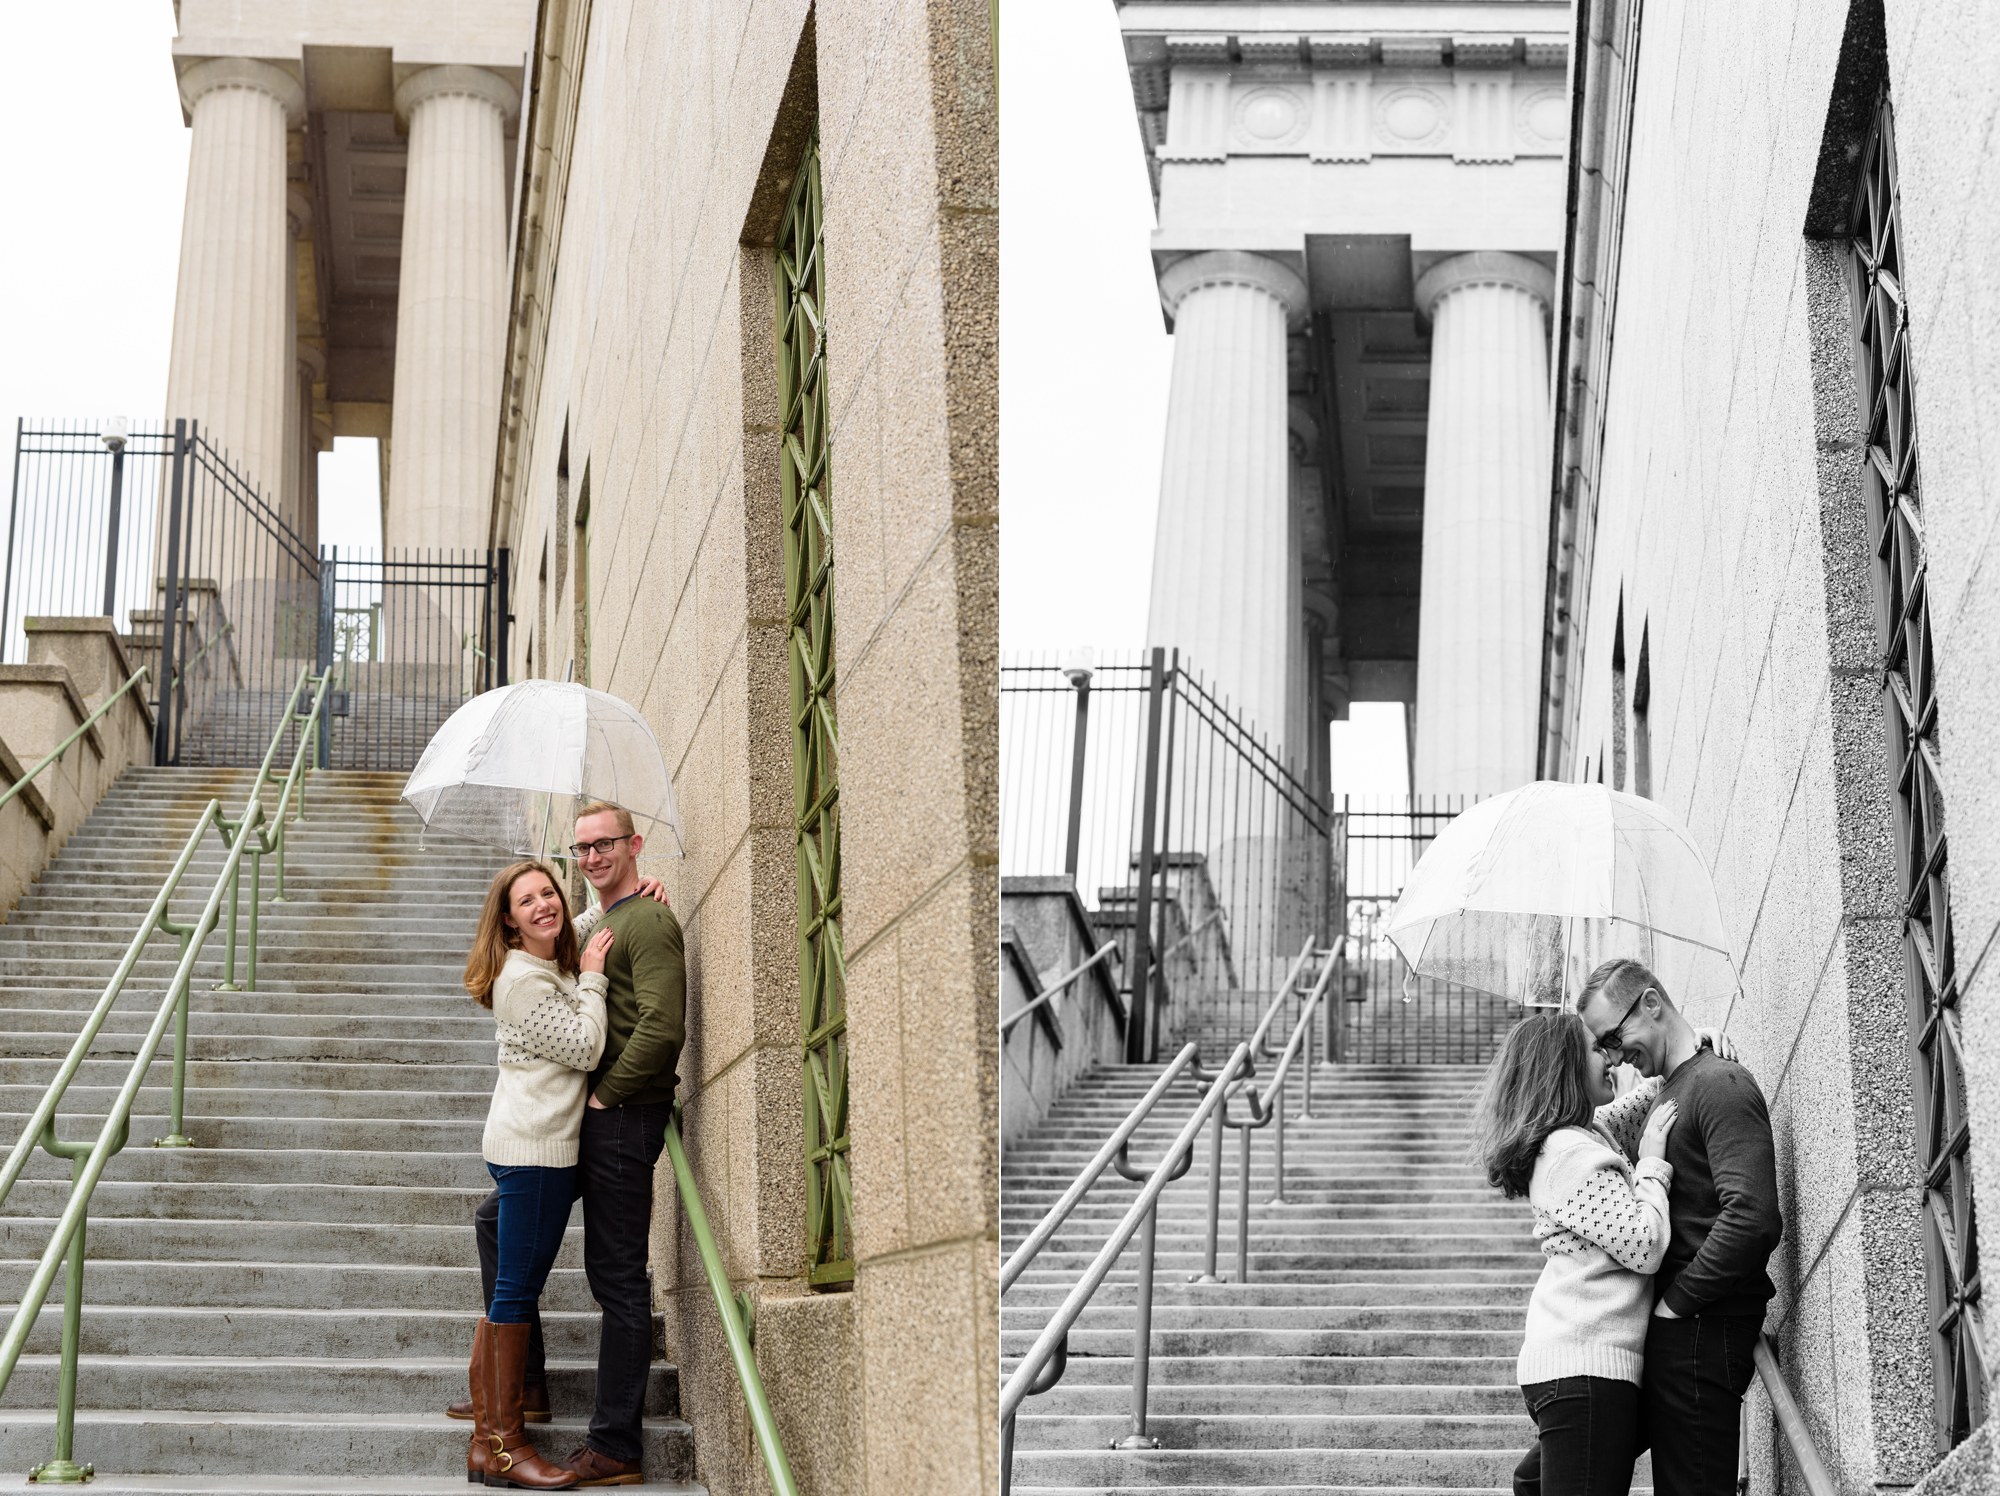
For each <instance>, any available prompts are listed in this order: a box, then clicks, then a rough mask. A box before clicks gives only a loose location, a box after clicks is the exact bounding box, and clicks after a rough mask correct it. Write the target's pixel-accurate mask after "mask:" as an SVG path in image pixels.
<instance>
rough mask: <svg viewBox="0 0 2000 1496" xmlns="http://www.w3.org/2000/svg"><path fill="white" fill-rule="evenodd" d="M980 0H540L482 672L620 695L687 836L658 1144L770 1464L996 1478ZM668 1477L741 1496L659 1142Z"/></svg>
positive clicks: (911, 1484)
mask: <svg viewBox="0 0 2000 1496" xmlns="http://www.w3.org/2000/svg"><path fill="white" fill-rule="evenodd" d="M989 22H990V17H989V11H988V8H987V7H986V6H985V5H984V4H977V3H969V0H886V3H868V4H847V3H842V4H837V5H831V6H828V7H826V8H823V9H818V10H815V9H814V8H812V7H810V6H808V5H807V4H806V3H803V0H787V3H781V4H779V5H777V6H775V7H751V6H749V5H746V4H740V3H739V4H725V5H723V6H721V7H714V6H707V7H704V6H697V5H693V4H690V3H687V0H668V3H664V4H660V5H654V6H641V5H636V4H633V3H630V0H595V3H589V4H586V3H582V0H547V3H546V4H544V5H543V7H542V9H541V13H540V17H539V21H538V28H537V40H536V53H535V56H534V57H533V59H532V62H531V69H530V72H531V85H530V89H529V90H527V91H526V92H527V93H528V95H529V98H530V102H529V104H528V105H527V114H526V116H525V117H524V120H523V125H522V129H523V136H524V149H523V159H524V164H525V167H526V173H527V174H526V177H525V179H524V184H523V187H522V190H521V193H520V194H519V199H518V200H519V202H520V214H519V219H518V222H517V224H516V227H515V230H514V232H515V236H516V254H515V284H514V293H513V301H512V310H511V316H512V325H511V328H510V333H509V352H508V378H509V390H510V393H509V397H508V409H507V410H505V411H504V412H503V417H502V429H501V433H500V458H499V479H498V484H497V491H496V501H495V517H494V543H495V544H500V545H510V546H512V547H513V554H514V557H515V563H516V571H515V574H514V577H513V583H512V585H513V592H512V597H513V599H514V602H513V609H514V613H515V617H516V620H517V621H516V626H515V632H514V636H513V637H514V640H515V641H516V643H515V649H514V658H513V661H512V668H513V671H514V674H515V676H516V678H519V677H520V676H522V675H524V674H534V675H540V676H551V677H555V678H561V677H562V675H563V673H564V669H565V667H566V664H567V663H568V662H569V661H570V660H572V659H574V660H575V661H576V669H577V673H578V676H579V678H582V679H585V680H587V681H588V682H589V684H591V685H592V686H595V687H598V688H600V689H603V690H607V691H611V692H613V693H615V694H617V695H619V696H622V697H624V698H625V699H627V700H629V701H631V702H634V703H636V704H637V705H638V706H639V707H640V708H641V709H642V710H643V712H644V713H645V715H646V717H647V719H648V721H649V722H650V723H651V724H652V726H653V728H654V731H655V733H656V735H657V737H658V738H659V741H660V745H661V747H662V749H663V751H664V752H665V754H666V758H667V761H668V763H669V765H670V766H671V768H672V771H673V774H674V779H675V785H676V791H677V794H678V796H679V799H680V807H681V812H682V816H683V819H684V822H685V827H686V837H687V855H686V858H685V860H678V859H673V858H667V857H661V856H657V855H654V854H655V853H657V852H659V851H663V850H664V848H660V847H658V846H657V845H656V846H655V847H649V848H648V855H647V856H646V857H645V859H644V861H643V866H644V869H645V870H646V871H648V872H652V873H657V874H659V875H660V876H662V877H663V878H665V879H666V881H667V883H668V886H669V889H670V891H671V894H672V898H673V902H674V907H675V908H676V910H677V911H678V912H679V915H680V918H681V920H682V923H683V925H684V927H685V929H686V932H687V939H688V946H687V950H688V963H689V980H690V989H689V1003H690V1020H689V1023H690V1027H689V1037H688V1045H687V1050H686V1052H685V1054H684V1055H683V1057H682V1059H681V1066H680V1074H681V1078H682V1083H683V1087H684V1095H685V1096H686V1098H687V1104H686V1120H687V1130H688V1140H689V1146H690V1151H691V1154H692V1156H693V1162H694V1167H695V1171H696V1174H697V1176H698V1179H699V1183H700V1187H701V1190H702V1192H703V1196H704V1199H705V1201H706V1204H707V1209H708V1212H709V1216H710V1218H711V1220H712V1221H713V1222H714V1224H715V1227H716V1230H717V1234H718V1236H719V1237H720V1239H721V1243H722V1251H723V1254H724V1257H725V1259H726V1262H727V1266H728V1271H729V1274H730V1277H731V1279H732V1281H733V1282H734V1283H735V1284H736V1285H738V1286H744V1287H748V1288H750V1289H751V1290H752V1292H753V1293H754V1295H755V1297H756V1300H757V1314H756V1330H757V1340H756V1348H757V1356H758V1362H759V1365H760V1367H761V1368H762V1371H763V1375H764V1376H765V1378H766V1380H767V1383H768V1385H769V1387H770V1390H771V1394H772V1398H773V1401H774V1403H775V1404H776V1407H777V1413H778V1419H779V1423H780V1426H781V1430H782V1432H783V1434H784V1437H785V1440H786V1443H787V1445H788V1447H789V1449H790V1453H791V1459H792V1461H793V1464H794V1467H795V1469H796V1470H797V1471H798V1474H799V1478H800V1483H801V1487H802V1489H805V1490H810V1491H815V1492H829V1493H830V1492H857V1493H858V1492H869V1493H884V1496H887V1493H904V1492H907V1493H911V1496H916V1493H923V1496H945V1493H958V1492H966V1493H971V1492H982V1491H990V1490H992V1489H994V1487H995V1483H996V1474H995V1471H996V1466H997V1440H996V1434H995V1413H994V1408H995V1401H996V1394H997V1388H996V1383H995V1379H994V1370H993V1368H994V1366H995V1365H996V1364H997V1353H998V1347H997V1339H996V1328H995V1326H996V1319H997V1314H996V1307H995V1306H996V1301H997V1294H996V1292H995V1275H996V1270H997V1250H998V1219H997V1165H996V1148H995V1137H994V1116H995V1112H996V1110H997V1090H998V1058H997V1035H996V1029H997V1014H998V995H997V992H998V974H997V965H996V959H995V952H996V946H997V936H998V924H997V917H996V916H997V902H998V890H997V877H996V866H997V857H996V847H997V834H998V815H997V805H996V801H995V790H994V784H995V781H996V772H995V762H994V759H995V753H996V747H995V729H996V720H997V695H996V692H997V669H996V665H997V659H996V655H995V640H996V634H997V601H998V599H997V587H998V579H997V570H996V567H997V562H996V545H995V541H996V533H995V524H996V520H997V480H996V441H997V419H998V418H997V398H996V388H995V379H996V370H997V353H996V338H997V326H996V312H997V263H998V257H997V249H998V224H997V216H996V209H997V201H996V194H997V174H996V129H995V109H996V100H995V97H994V94H993V73H992V57H991V55H990V51H989V45H990V38H989V30H988V28H989ZM815 119H816V120H817V123H818V129H819V139H820V149H821V153H822V160H823V173H822V180H823V188H824V200H825V205H826V206H825V213H826V217H825V223H826V285H827V304H826V325H827V348H828V353H827V359H828V370H829V379H830V396H831V398H830V410H831V421H832V459H831V461H832V474H833V476H832V486H831V512H832V516H833V518H832V530H833V536H834V545H835V554H836V557H837V560H836V565H835V569H834V587H835V602H836V612H837V615H838V620H839V623H838V643H837V659H836V665H837V679H838V694H837V702H836V708H837V715H838V719H839V726H840V758H841V762H840V785H841V789H840V806H841V818H842V827H843V852H842V856H843V859H844V871H843V880H844V882H843V888H844V908H843V919H844V926H845V942H846V960H847V979H848V988H847V1003H848V1025H849V1027H848V1034H849V1044H850V1056H851V1064H852V1082H851V1085H852V1115H851V1135H852V1139H853V1142H852V1152H851V1158H852V1167H853V1188H854V1247H855V1255H856V1259H857V1269H856V1279H855V1282H854V1285H853V1288H852V1291H850V1292H811V1291H809V1290H808V1286H807V1282H806V1263H805V1221H804V1208H805V1207H804V1192H805V1160H804V1156H803V1149H802V1131H801V1127H802V1123H801V1118H802V1111H803V1105H802V1103H803V1094H802V1083H801V1070H800V1064H801V1058H800V1055H801V1051H800V1016H799V993H798V954H797V952H798V928H797V908H798V893H797V871H796V865H795V848H794V832H793V807H792V742H791V739H792V734H791V726H790V720H789V695H788V692H789V685H788V665H787V655H786V604H785V582H784V553H783V532H782V523H781V514H780V505H779V493H778V477H777V455H778V449H777V440H778V438H777V434H776V433H777V428H778V424H779V421H780V419H781V413H780V412H779V411H778V410H777V409H776V378H775V355H774V351H773V349H774V318H773V312H774V303H773V291H772V281H771V274H772V250H771V247H770V246H771V244H772V243H773V240H774V237H775V233H776V230H777V226H778V221H779V217H780V214H781V212H782V209H783V206H784V202H785V198H786V193H787V190H788V189H789V186H790V184H791V180H792V176H793V173H794V171H795V169H796V166H797V163H798V161H799V158H800V153H801V151H802V149H803V147H804V146H805V144H806V141H807V139H808V136H809V132H810V130H811V128H812V125H813V122H814V120H815ZM659 1179H660V1183H659V1188H658V1194H657V1197H656V1198H657V1202H658V1206H659V1208H658V1210H657V1212H656V1215H655V1249H654V1272H655V1277H654V1282H655V1293H656V1296H657V1301H658V1303H659V1305H660V1308H661V1309H662V1311H663V1312H664V1315H665V1320H666V1337H667V1352H668V1354H669V1355H670V1356H671V1357H672V1358H674V1359H675V1360H677V1361H678V1362H679V1363H680V1365H681V1367H682V1379H681V1386H682V1389H683V1402H684V1408H685V1412H686V1416H688V1417H689V1418H690V1419H691V1420H692V1422H693V1423H694V1426H695V1431H696V1449H697V1467H698V1468H697V1474H698V1476H699V1478H700V1479H702V1480H703V1481H705V1482H707V1483H708V1485H709V1488H710V1489H711V1490H713V1491H715V1492H716V1493H717V1496H735V1493H739V1492H751V1491H759V1490H762V1489H764V1488H765V1486H764V1476H763V1472H762V1466H761V1463H760V1461H759V1458H758V1456H757V1453H756V1451H755V1447H754V1445H753V1443H752V1441H751V1437H750V1431H749V1428H748V1425H747V1422H746V1420H745V1417H744V1412H743V1399H742V1395H741V1393H740V1391H739V1390H738V1388H737V1384H736V1379H735V1376H734V1373H733V1371H732V1369H731V1367H730V1365H729V1362H728V1360H727V1358H726V1356H725V1354H724V1352H723V1348H722V1342H721V1336H720V1331H719V1323H718V1320H717V1317H716V1311H715V1307H714V1304H713V1302H712V1300H711V1298H710V1294H709V1290H708V1287H707V1286H706V1284H705V1282H704V1280H703V1279H702V1276H701V1273H700V1267H699V1263H698V1260H697V1258H696V1255H695V1252H694V1250H693V1245H692V1242H691V1240H690V1239H689V1237H688V1236H687V1234H686V1232H685V1230H684V1229H682V1230H680V1231H679V1232H678V1233H677V1232H676V1230H675V1221H676V1218H677V1213H676V1212H675V1210H674V1199H673V1190H672V1183H671V1179H672V1176H671V1174H670V1172H669V1171H668V1170H667V1167H666V1164H665V1161H664V1159H663V1160H662V1164H661V1169H660V1175H659Z"/></svg>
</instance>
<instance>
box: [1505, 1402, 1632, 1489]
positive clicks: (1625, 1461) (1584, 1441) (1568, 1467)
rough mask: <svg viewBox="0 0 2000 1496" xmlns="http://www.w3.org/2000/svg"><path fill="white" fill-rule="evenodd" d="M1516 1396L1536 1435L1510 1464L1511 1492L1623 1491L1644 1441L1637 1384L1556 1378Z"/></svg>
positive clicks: (1630, 1480) (1629, 1479)
mask: <svg viewBox="0 0 2000 1496" xmlns="http://www.w3.org/2000/svg"><path fill="white" fill-rule="evenodd" d="M1521 1396H1522V1397H1523V1398H1524V1399H1526V1401H1527V1404H1528V1416H1529V1417H1530V1418H1532V1419H1534V1420H1535V1430H1536V1433H1537V1435H1538V1436H1539V1437H1537V1439H1536V1440H1535V1442H1534V1443H1533V1444H1531V1445H1529V1446H1528V1452H1527V1453H1526V1454H1525V1455H1523V1456H1522V1457H1521V1463H1520V1464H1519V1465H1517V1466H1516V1467H1515V1469H1514V1496H1626V1493H1627V1492H1629V1491H1630V1490H1631V1489H1632V1465H1633V1462H1634V1461H1635V1460H1637V1459H1638V1458H1639V1451H1640V1449H1641V1448H1643V1447H1644V1444H1645V1440H1644V1438H1643V1437H1642V1436H1641V1434H1640V1432H1639V1387H1638V1384H1637V1383H1635V1382H1614V1381H1611V1380H1609V1379H1608V1378H1605V1377H1561V1378H1559V1379H1557V1380H1556V1381H1553V1382H1533V1383H1530V1384H1529V1385H1527V1386H1525V1387H1523V1388H1522V1389H1521Z"/></svg>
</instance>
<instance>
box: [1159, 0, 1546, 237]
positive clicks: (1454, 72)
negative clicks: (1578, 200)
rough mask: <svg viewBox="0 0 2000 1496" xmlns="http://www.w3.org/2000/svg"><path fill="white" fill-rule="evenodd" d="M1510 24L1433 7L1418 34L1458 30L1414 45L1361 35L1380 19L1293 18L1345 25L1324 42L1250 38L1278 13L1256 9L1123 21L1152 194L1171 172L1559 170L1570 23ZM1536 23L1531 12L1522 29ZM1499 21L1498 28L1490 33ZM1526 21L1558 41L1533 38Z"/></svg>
mask: <svg viewBox="0 0 2000 1496" xmlns="http://www.w3.org/2000/svg"><path fill="white" fill-rule="evenodd" d="M1498 9H1500V8H1498V7H1493V6H1483V7H1470V8H1467V12H1466V13H1463V14H1453V13H1445V14H1439V13H1438V12H1439V11H1444V10H1446V8H1442V7H1439V8H1427V10H1426V13H1425V14H1423V15H1421V16H1416V17H1412V18H1410V19H1413V20H1416V21H1418V22H1426V21H1429V22H1437V21H1444V22H1449V23H1452V25H1453V26H1455V27H1456V28H1458V29H1440V30H1439V31H1437V32H1435V33H1423V34H1417V33H1412V32H1408V31H1403V30H1395V31H1389V30H1384V29H1380V28H1379V27H1372V26H1371V27H1369V29H1358V27H1359V26H1361V25H1364V24H1366V23H1367V22H1368V21H1370V20H1371V19H1373V18H1374V17H1373V14H1372V13H1374V12H1377V11H1379V10H1381V7H1379V6H1354V7H1335V6H1330V5H1329V6H1322V7H1312V8H1310V9H1308V10H1304V11H1287V12H1283V13H1280V15H1281V16H1282V17H1283V18H1286V19H1292V20H1302V19H1314V18H1319V19H1322V20H1337V21H1340V22H1342V23H1343V25H1342V27H1341V29H1326V30H1317V31H1316V30H1285V31H1253V30H1244V29H1242V27H1243V23H1244V21H1245V20H1248V19H1258V18H1262V17H1263V16H1265V15H1267V14H1270V13H1269V12H1267V11H1264V10H1262V9H1257V8H1249V7H1226V6H1220V5H1204V6H1195V7H1188V6H1167V5H1161V4H1153V5H1135V6H1127V7H1125V8H1124V10H1123V12H1122V14H1121V21H1122V24H1123V26H1124V30H1125V51H1126V60H1127V63H1128V65H1129V67H1130V71H1131V77H1132V94H1133V101H1134V103H1135V104H1136V105H1137V106H1138V114H1139V126H1140V133H1141V135H1142V136H1143V138H1144V140H1145V143H1146V153H1147V167H1148V170H1149V172H1150V173H1151V176H1152V179H1153V190H1154V195H1155V196H1156V197H1157V196H1158V194H1159V190H1160V169H1161V166H1162V164H1163V163H1166V162H1221V161H1226V160H1228V159H1230V158H1231V157H1255V156H1303V157H1305V158H1307V159H1308V160H1310V161H1314V162H1348V163H1364V164H1365V163H1367V162H1370V161H1372V160H1374V159H1376V158H1377V157H1384V156H1439V157H1445V158H1448V159H1450V160H1453V161H1458V162H1465V163H1492V164H1506V163H1510V162H1512V161H1515V160H1516V159H1519V158H1522V157H1542V158H1548V159H1550V160H1560V159H1561V157H1562V155H1563V152H1564V150H1565V149H1566V147H1567V145H1568V141H1569V102H1568V91H1567V87H1566V79H1565V68H1566V67H1567V64H1568V53H1569V42H1568V38H1567V36H1566V35H1564V34H1562V30H1561V27H1562V25H1563V23H1564V21H1565V19H1566V16H1565V15H1564V14H1560V13H1559V12H1563V11H1565V10H1566V8H1564V7H1544V6H1534V7H1522V6H1519V5H1515V6H1508V7H1505V10H1507V11H1511V12H1515V14H1512V15H1501V16H1498V17H1497V18H1496V17H1495V16H1494V12H1495V11H1496V10H1498ZM1524 9H1528V10H1531V11H1532V12H1533V13H1532V14H1529V15H1527V16H1522V15H1520V14H1519V12H1521V11H1523V10H1524ZM1543 10H1547V11H1549V12H1550V14H1549V15H1548V16H1547V17H1543V16H1542V15H1541V14H1540V12H1541V11H1543ZM1474 11H1476V12H1477V14H1473V13H1472V12H1474ZM1321 12H1324V15H1320V14H1319V13H1321ZM1496 19H1497V21H1498V23H1499V24H1500V27H1501V29H1497V30H1496V29H1492V23H1493V22H1494V21H1495V20H1496ZM1524 21H1526V22H1528V23H1529V24H1530V25H1533V24H1540V23H1543V22H1545V21H1546V23H1547V24H1548V25H1549V28H1550V29H1549V30H1547V31H1537V30H1532V29H1526V28H1525V27H1524V26H1523V22H1524ZM1478 22H1486V23H1488V24H1487V25H1485V26H1480V25H1478V24H1476V23H1478ZM1204 23H1206V25H1205V26H1204ZM1154 25H1157V26H1158V27H1159V28H1160V29H1158V30H1153V29H1152V27H1153V26H1154ZM1347 26H1356V27H1357V29H1351V30H1350V29H1345V28H1346V27H1347Z"/></svg>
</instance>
